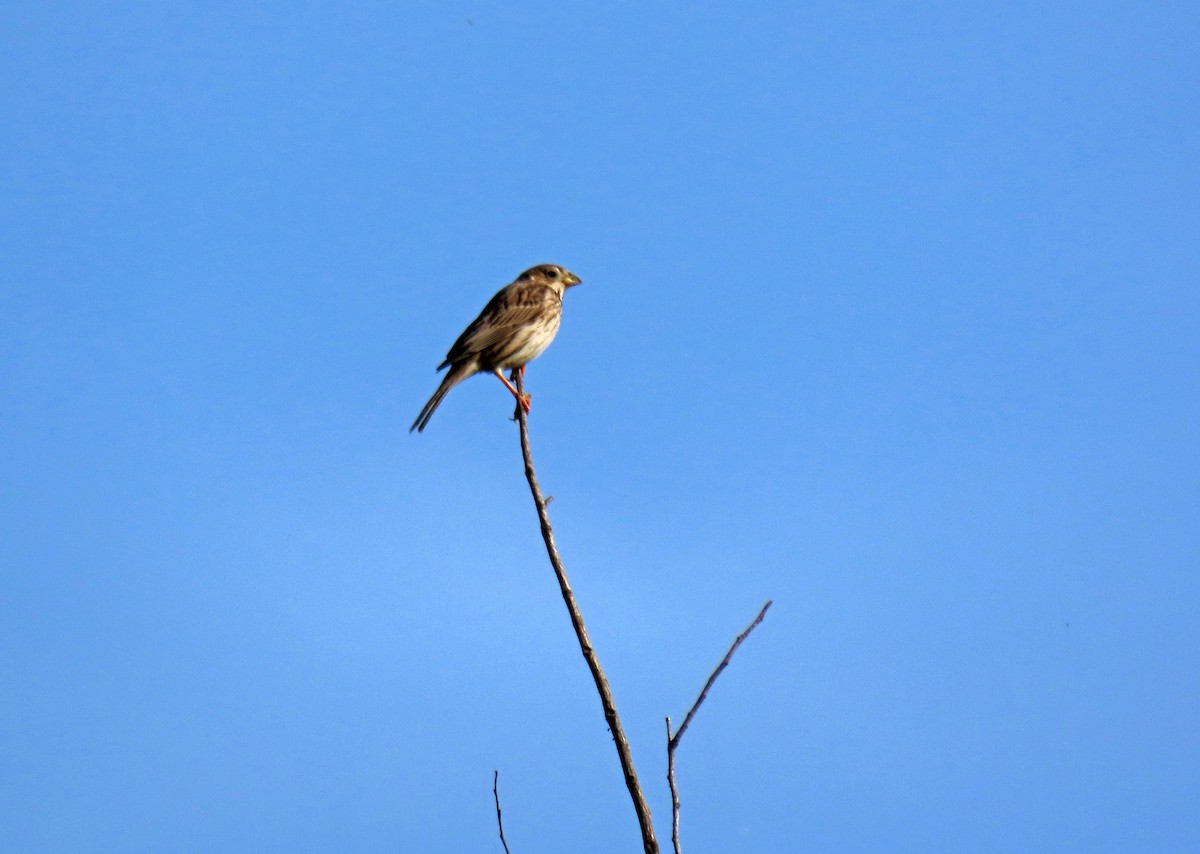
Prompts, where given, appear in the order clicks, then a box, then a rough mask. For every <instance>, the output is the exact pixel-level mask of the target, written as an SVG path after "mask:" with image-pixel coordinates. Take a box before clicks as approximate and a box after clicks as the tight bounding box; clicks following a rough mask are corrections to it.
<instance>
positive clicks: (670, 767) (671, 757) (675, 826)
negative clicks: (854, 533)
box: [667, 599, 771, 854]
mask: <svg viewBox="0 0 1200 854" xmlns="http://www.w3.org/2000/svg"><path fill="white" fill-rule="evenodd" d="M770 607H771V600H770V599H768V600H767V604H765V605H763V606H762V610H761V611H759V612H758V616H757V617H755V618H754V620H753V622H751V623H750V625H748V626H746V630H745V631H744V632H742V633H741V634H740V635H738V636H737V638H735V639H734V641H733V644H732V645H731V646H730V647H729V651H728V652H727V653H725V657H724V658H722V659H721V663H720V664H718V665H717V669H716V670H714V671H713V672H712V674H711V675H710V676H709V677H708V681H707V682H705V683H704V688H703V689H701V691H700V696H699V697H697V698H696V702H694V703H692V707H691V708H690V709H688V713H687V714H686V715H685V716H684V718H683V723H682V724H680V726H679V729H678V730H676V731H675V734H674V735H672V734H671V719H670V718H669V717H668V718H667V784H668V785H669V786H670V787H671V844H672V845H674V847H675V854H681V852H680V848H679V789H677V788H676V787H675V750H676V748H678V747H679V741H680V739H682V738H683V734H684V733H685V732H687V728H688V726H689V725H690V724H691V722H692V718H694V717H695V716H696V712H698V711H699V710H700V705H701V704H702V703H703V702H704V699H705V698H706V697H707V696H708V692H709V689H710V688H712V686H713V683H714V682H716V681H717V677H718V676H720V675H721V671H722V670H724V669H725V668H726V667H728V666H729V661H730V659H732V658H733V654H734V653H735V652H737V648H738V647H739V646H741V645H742V641H744V640H745V639H746V638H748V637H750V633H751V632H752V631H754V630H755V629H756V628H758V624H759V623H761V622H762V621H763V617H765V616H767V609H768V608H770Z"/></svg>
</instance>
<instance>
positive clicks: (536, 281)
mask: <svg viewBox="0 0 1200 854" xmlns="http://www.w3.org/2000/svg"><path fill="white" fill-rule="evenodd" d="M579 281H580V280H579V277H578V276H576V275H575V274H574V273H572V272H571V271H570V270H567V269H565V268H564V267H559V266H558V265H557V264H539V265H538V266H536V267H530V268H529V269H528V270H526V271H525V272H524V273H522V274H521V275H519V276H517V278H516V279H515V280H514V281H513V282H512V283H511V284H508V285H505V286H504V287H503V288H501V289H500V292H499V293H497V294H496V295H495V296H494V297H492V299H491V301H489V302H488V304H487V305H486V306H484V309H483V311H481V312H480V313H479V317H477V318H475V320H474V321H473V322H472V323H471V325H470V326H468V327H467V328H466V330H465V331H464V332H463V334H462V335H460V336H458V340H457V341H455V342H454V346H453V347H451V348H450V352H449V353H447V354H446V360H445V361H444V362H442V363H441V364H440V365H438V370H439V371H440V370H441V369H442V368H445V367H447V366H448V367H449V368H450V371H449V372H448V373H447V374H446V376H445V378H444V379H443V380H442V384H441V385H440V386H438V390H437V391H435V392H434V393H433V397H431V398H429V402H428V403H426V404H425V406H424V408H423V409H422V410H421V414H420V415H418V416H417V420H416V421H414V422H413V424H412V427H409V428H408V432H410V433H411V432H412V431H413V430H416V431H417V432H418V433H420V432H421V431H422V430H424V429H425V425H426V424H428V423H429V419H430V418H431V417H433V413H434V410H436V409H437V408H438V405H439V404H441V402H442V400H443V399H444V398H445V397H446V395H447V394H448V393H449V391H450V389H452V388H454V387H455V386H456V385H458V384H459V383H460V382H462V381H463V380H465V379H466V378H467V377H470V376H474V375H475V374H478V373H483V372H484V371H487V372H489V373H493V374H495V375H496V376H498V377H499V378H500V381H501V382H502V383H504V385H505V386H507V388H508V390H509V391H511V392H512V394H513V397H515V398H517V402H518V403H520V405H521V406H522V407H524V409H525V411H526V412H528V411H529V396H528V395H524V396H522V395H519V394H517V390H516V389H515V388H513V386H512V384H511V383H509V381H508V380H506V379H505V378H504V374H503V373H501V371H504V370H508V369H512V368H516V369H518V370H524V368H525V365H526V364H527V363H528V362H530V361H532V360H533V359H536V358H537V357H538V356H539V355H541V353H542V351H543V350H545V349H546V348H547V347H549V346H550V342H551V341H553V340H554V336H555V335H556V334H557V333H558V324H559V321H560V320H561V319H562V299H563V294H564V293H566V290H567V288H569V287H571V286H572V285H577V284H579Z"/></svg>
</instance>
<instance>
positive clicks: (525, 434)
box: [511, 370, 724, 854]
mask: <svg viewBox="0 0 1200 854" xmlns="http://www.w3.org/2000/svg"><path fill="white" fill-rule="evenodd" d="M511 379H512V381H513V383H515V384H516V387H517V393H518V394H524V393H525V388H524V378H523V377H522V375H521V372H520V371H519V370H514V371H513V372H512V374H511ZM516 415H517V424H518V425H519V426H520V428H521V456H522V457H523V458H524V460H525V479H526V480H528V481H529V491H530V492H531V493H532V494H533V505H534V507H535V508H537V514H538V522H539V523H540V524H541V528H542V539H543V540H544V541H545V543H546V554H547V555H549V557H550V565H551V566H552V567H553V568H554V575H555V577H556V578H557V579H558V587H559V590H560V591H561V592H562V597H563V602H565V603H566V605H567V612H568V613H569V614H570V615H571V626H572V627H573V628H574V629H575V637H576V639H577V640H578V641H579V649H580V651H581V652H582V653H583V658H584V660H585V661H587V666H588V670H590V671H591V673H592V681H594V682H595V683H596V691H597V693H599V694H600V704H601V706H603V708H604V720H605V721H606V722H607V723H608V729H609V732H611V733H612V737H613V743H614V744H615V746H616V748H617V758H618V759H619V760H620V762H621V772H622V773H623V774H624V775H625V788H627V789H628V790H629V797H630V798H631V799H632V801H633V809H634V812H636V813H637V819H638V826H639V827H640V829H641V832H642V847H643V848H644V851H645V854H658V840H657V839H656V838H655V836H654V825H653V824H652V823H651V821H650V805H649V804H648V803H647V802H646V796H645V794H643V792H642V786H641V784H640V783H639V782H638V778H637V772H636V771H635V770H634V767H633V754H632V752H631V751H630V749H629V741H628V740H627V739H626V738H625V730H624V729H622V727H621V719H620V717H619V716H618V715H617V705H616V702H615V701H614V700H613V695H612V689H611V688H609V686H608V679H607V678H606V677H605V675H604V671H603V670H602V669H601V667H600V660H599V658H597V657H596V651H595V649H593V648H592V642H591V640H590V639H589V638H588V633H587V629H586V628H585V627H584V625H583V615H582V614H581V613H580V611H579V604H578V603H577V602H576V601H575V593H574V592H573V591H572V590H571V584H570V582H568V581H567V573H566V570H564V569H563V565H562V558H561V557H559V555H558V546H556V545H555V544H554V531H553V530H552V529H551V528H550V517H549V515H548V514H547V513H546V506H547V505H548V504H549V503H550V501H549V499H547V498H543V497H542V490H541V487H539V486H538V481H537V475H536V474H535V473H534V470H533V454H532V453H531V451H530V450H529V420H528V418H527V416H526V414H525V410H524V409H523V408H522V407H521V406H518V407H517V412H516ZM722 666H724V665H722ZM705 690H708V689H707V687H706V688H705Z"/></svg>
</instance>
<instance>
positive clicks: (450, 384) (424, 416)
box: [408, 364, 474, 433]
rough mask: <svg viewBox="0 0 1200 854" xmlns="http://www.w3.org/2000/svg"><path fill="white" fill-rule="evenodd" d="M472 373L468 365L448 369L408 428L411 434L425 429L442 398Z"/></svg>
mask: <svg viewBox="0 0 1200 854" xmlns="http://www.w3.org/2000/svg"><path fill="white" fill-rule="evenodd" d="M472 373H474V371H472V370H471V366H470V365H465V364H458V365H455V366H454V367H452V368H451V369H450V372H449V373H448V374H446V376H445V377H443V378H442V384H441V385H440V386H438V389H437V391H435V392H434V393H433V397H431V398H429V402H428V403H426V404H425V405H424V406H423V407H421V414H420V415H418V416H417V420H416V421H414V422H413V423H412V426H411V427H409V428H408V432H409V433H411V432H412V431H413V430H416V431H417V432H418V433H420V432H422V431H423V430H424V429H425V425H426V424H428V423H429V419H430V418H432V417H433V413H434V410H436V409H437V408H438V406H440V405H441V403H442V400H443V398H445V397H446V395H447V394H449V393H450V389H452V388H454V387H455V386H456V385H458V384H459V383H460V382H462V381H463V380H465V379H466V378H467V377H469V376H471V374H472Z"/></svg>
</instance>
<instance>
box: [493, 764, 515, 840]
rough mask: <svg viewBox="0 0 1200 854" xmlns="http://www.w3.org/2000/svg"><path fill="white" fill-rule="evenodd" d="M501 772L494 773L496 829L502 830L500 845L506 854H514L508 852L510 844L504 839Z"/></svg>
mask: <svg viewBox="0 0 1200 854" xmlns="http://www.w3.org/2000/svg"><path fill="white" fill-rule="evenodd" d="M499 782H500V772H499V771H494V772H492V797H493V798H495V799H496V827H498V828H500V844H501V845H503V846H504V854H512V852H510V851H509V850H508V842H506V841H505V839H504V821H503V820H502V819H501V818H500V789H499V787H498V784H499Z"/></svg>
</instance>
